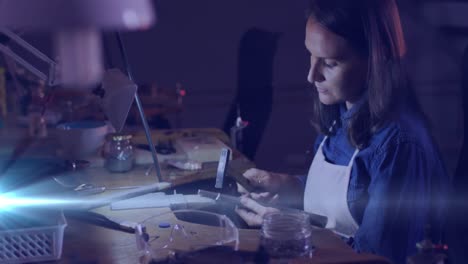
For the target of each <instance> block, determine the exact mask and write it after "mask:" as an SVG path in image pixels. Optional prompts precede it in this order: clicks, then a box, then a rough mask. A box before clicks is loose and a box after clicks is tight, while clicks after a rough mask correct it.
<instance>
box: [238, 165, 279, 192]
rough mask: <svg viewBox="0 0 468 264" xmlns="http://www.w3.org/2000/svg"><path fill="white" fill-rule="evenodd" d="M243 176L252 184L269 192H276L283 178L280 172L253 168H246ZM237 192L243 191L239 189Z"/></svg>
mask: <svg viewBox="0 0 468 264" xmlns="http://www.w3.org/2000/svg"><path fill="white" fill-rule="evenodd" d="M243 176H244V177H245V178H246V179H247V180H249V182H250V184H251V185H252V186H254V187H258V188H261V189H263V190H265V191H266V192H270V193H277V192H278V190H279V189H280V187H281V185H282V180H283V179H282V177H281V174H278V173H273V172H268V171H264V170H259V169H255V168H253V169H248V170H246V171H245V172H244V174H243ZM239 192H241V193H243V191H241V190H240V191H239Z"/></svg>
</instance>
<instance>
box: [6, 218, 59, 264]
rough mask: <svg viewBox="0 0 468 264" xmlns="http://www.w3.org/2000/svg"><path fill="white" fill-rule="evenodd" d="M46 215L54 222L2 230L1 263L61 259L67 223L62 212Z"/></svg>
mask: <svg viewBox="0 0 468 264" xmlns="http://www.w3.org/2000/svg"><path fill="white" fill-rule="evenodd" d="M44 215H46V216H45V217H47V219H51V220H53V221H51V223H50V224H46V225H41V226H38V227H28V228H18V229H6V230H0V263H12V264H13V263H31V262H42V261H51V260H58V259H60V257H61V255H62V244H63V233H64V230H65V227H66V226H67V222H66V220H65V217H64V216H63V213H62V212H60V213H58V212H56V213H53V214H51V213H47V214H44ZM38 217H40V216H38Z"/></svg>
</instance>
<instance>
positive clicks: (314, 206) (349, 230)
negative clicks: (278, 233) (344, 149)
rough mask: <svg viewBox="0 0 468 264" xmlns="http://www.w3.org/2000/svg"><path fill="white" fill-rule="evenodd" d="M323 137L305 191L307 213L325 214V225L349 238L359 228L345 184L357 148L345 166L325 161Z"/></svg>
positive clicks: (357, 150) (346, 184)
mask: <svg viewBox="0 0 468 264" xmlns="http://www.w3.org/2000/svg"><path fill="white" fill-rule="evenodd" d="M325 140H327V137H325V138H324V139H323V141H322V143H321V144H320V147H319V148H318V150H317V153H316V154H315V157H314V160H313V161H312V164H311V165H310V169H309V174H308V176H307V183H306V187H305V193H304V210H305V211H306V212H310V213H315V214H319V215H324V216H327V217H328V223H327V226H326V228H329V229H331V230H333V231H334V232H335V233H337V234H339V235H342V236H344V237H352V236H354V234H355V233H356V231H357V229H358V227H359V226H358V224H357V223H356V221H355V220H354V218H353V216H352V215H351V212H350V211H349V208H348V199H347V194H348V185H349V178H350V175H351V167H352V165H353V161H354V158H355V157H356V155H357V154H358V152H359V149H356V151H355V152H354V154H353V157H352V158H351V160H350V161H349V164H348V166H341V165H335V164H331V163H329V162H327V161H326V160H325V156H324V155H323V150H322V147H323V144H324V143H325Z"/></svg>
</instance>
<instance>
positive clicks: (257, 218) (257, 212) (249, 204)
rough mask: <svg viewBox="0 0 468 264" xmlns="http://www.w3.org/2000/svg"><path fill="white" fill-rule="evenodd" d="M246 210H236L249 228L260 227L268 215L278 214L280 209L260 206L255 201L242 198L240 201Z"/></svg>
mask: <svg viewBox="0 0 468 264" xmlns="http://www.w3.org/2000/svg"><path fill="white" fill-rule="evenodd" d="M240 202H241V204H242V205H243V207H245V208H246V209H244V208H236V209H235V210H236V213H237V214H238V215H239V216H240V217H241V218H242V219H244V221H245V222H246V223H247V224H248V225H249V226H260V225H261V224H262V222H263V217H264V216H265V215H266V214H267V213H271V212H278V209H276V208H273V207H266V206H263V205H260V204H259V203H257V202H256V201H255V200H253V199H251V198H248V197H246V196H242V197H241V199H240Z"/></svg>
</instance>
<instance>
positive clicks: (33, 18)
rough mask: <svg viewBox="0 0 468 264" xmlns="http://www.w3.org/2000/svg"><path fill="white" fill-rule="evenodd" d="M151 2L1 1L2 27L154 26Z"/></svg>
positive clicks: (54, 28)
mask: <svg viewBox="0 0 468 264" xmlns="http://www.w3.org/2000/svg"><path fill="white" fill-rule="evenodd" d="M154 21H155V15H154V11H153V7H152V4H151V1H150V0H0V26H6V27H11V28H22V29H27V30H33V31H56V30H68V29H76V28H95V29H101V30H137V29H145V28H148V27H150V26H151V25H152V24H153V23H154Z"/></svg>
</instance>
